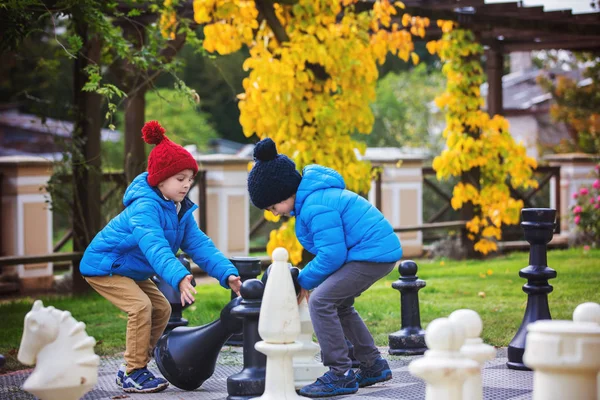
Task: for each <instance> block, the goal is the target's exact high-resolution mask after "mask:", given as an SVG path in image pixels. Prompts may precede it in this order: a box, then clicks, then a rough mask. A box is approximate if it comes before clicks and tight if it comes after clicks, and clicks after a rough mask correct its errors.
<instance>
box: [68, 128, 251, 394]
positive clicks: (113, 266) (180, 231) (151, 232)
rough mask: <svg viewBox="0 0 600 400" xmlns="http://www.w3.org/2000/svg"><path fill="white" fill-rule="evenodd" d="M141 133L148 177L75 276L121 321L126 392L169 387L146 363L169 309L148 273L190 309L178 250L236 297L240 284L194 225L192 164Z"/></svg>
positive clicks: (180, 151) (187, 278) (160, 135)
mask: <svg viewBox="0 0 600 400" xmlns="http://www.w3.org/2000/svg"><path fill="white" fill-rule="evenodd" d="M142 134H143V137H144V140H145V141H146V143H149V144H155V145H156V147H154V149H152V151H151V152H150V155H149V157H148V172H144V173H142V174H140V175H139V176H137V177H136V178H135V179H134V180H133V182H132V183H131V184H130V185H129V187H128V188H127V190H126V191H125V195H124V197H123V204H124V205H125V209H124V210H123V211H122V212H121V213H120V214H119V215H117V216H116V217H115V218H113V219H112V220H111V221H110V222H109V223H108V224H107V225H106V226H105V227H104V229H102V230H101V231H100V232H99V233H98V234H97V235H96V237H94V239H93V240H92V242H91V243H90V245H89V246H88V247H87V249H86V250H85V253H84V255H83V259H82V260H81V263H80V266H79V269H80V271H81V275H82V276H84V278H85V280H86V281H87V282H88V283H89V284H90V286H92V287H93V288H94V289H95V290H96V291H97V292H98V293H100V294H101V295H102V296H103V297H105V298H106V299H107V300H108V301H110V302H111V303H113V304H114V305H115V306H117V307H118V308H119V309H120V310H122V311H124V312H126V313H127V315H128V319H127V337H126V349H125V362H126V364H123V365H122V366H121V368H119V371H118V372H117V384H118V385H119V386H122V387H123V390H124V391H126V392H137V393H150V392H159V391H161V390H164V389H165V388H166V387H167V386H168V385H169V383H168V382H167V381H166V380H165V379H163V378H160V377H156V376H154V374H152V372H150V371H149V370H148V369H147V364H148V362H149V361H150V357H151V355H152V351H153V349H154V346H156V343H157V342H158V339H159V338H160V336H161V335H162V333H163V331H164V330H165V327H166V326H167V323H168V321H169V317H170V315H171V305H170V304H169V302H168V301H167V299H166V298H165V296H164V295H163V294H162V293H161V292H160V291H159V290H158V288H157V287H156V285H155V284H154V282H152V281H151V280H150V277H151V276H153V275H155V274H156V275H158V276H160V278H161V279H162V280H164V281H166V282H167V283H169V284H170V285H171V286H173V288H175V289H176V290H179V292H180V293H181V304H185V302H188V303H193V302H194V296H193V295H194V294H196V293H197V292H196V290H195V289H194V287H193V286H192V284H191V281H192V275H191V274H190V272H189V271H188V270H187V269H186V268H185V267H184V266H183V264H181V262H179V261H178V260H177V258H176V257H175V253H176V252H177V250H178V249H180V248H181V249H182V250H183V251H184V252H185V253H186V254H188V255H189V256H191V258H192V260H194V262H195V263H197V264H198V265H200V266H201V267H202V269H203V270H205V271H206V272H207V273H208V274H209V275H210V276H212V277H214V278H216V279H218V280H219V282H220V284H221V285H222V286H223V287H225V288H231V289H232V290H233V291H234V292H236V293H237V294H238V295H239V290H240V287H241V281H240V277H239V273H238V271H237V269H236V268H235V267H234V266H233V264H232V263H231V262H230V261H229V260H228V259H227V258H226V257H225V256H224V255H223V254H222V253H221V252H220V251H219V250H218V249H217V248H216V247H215V246H214V244H213V242H212V241H211V240H210V239H209V238H208V237H207V236H206V235H205V234H204V233H203V232H202V231H201V230H200V229H199V228H198V225H197V224H196V222H195V220H194V217H193V214H192V213H193V212H194V210H195V209H196V208H197V206H196V205H195V204H194V203H193V202H192V201H191V200H190V199H189V198H188V197H187V194H188V191H189V190H190V188H191V185H192V182H193V180H194V175H195V174H196V173H197V172H198V164H197V163H196V160H194V158H193V157H192V155H191V154H190V153H189V152H188V151H187V150H186V149H184V148H183V147H181V146H179V145H178V144H175V143H173V142H172V141H170V140H169V138H167V137H166V136H165V130H164V129H163V127H162V126H160V124H159V123H158V122H157V121H150V122H148V123H146V124H145V125H144V127H143V128H142Z"/></svg>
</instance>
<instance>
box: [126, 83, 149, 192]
mask: <svg viewBox="0 0 600 400" xmlns="http://www.w3.org/2000/svg"><path fill="white" fill-rule="evenodd" d="M145 111H146V87H145V86H144V87H143V88H140V89H139V90H137V91H136V92H134V93H133V94H132V95H130V96H128V97H127V100H126V102H125V179H126V180H127V183H128V184H129V183H130V182H131V181H133V179H134V178H135V177H136V176H138V175H139V174H141V173H142V172H144V171H145V169H146V149H145V147H144V139H143V138H142V127H143V126H144V121H145V115H144V114H145Z"/></svg>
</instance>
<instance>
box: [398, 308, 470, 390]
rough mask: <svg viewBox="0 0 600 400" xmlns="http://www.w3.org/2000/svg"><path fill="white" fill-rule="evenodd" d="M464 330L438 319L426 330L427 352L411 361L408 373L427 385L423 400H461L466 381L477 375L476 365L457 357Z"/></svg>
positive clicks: (462, 357)
mask: <svg viewBox="0 0 600 400" xmlns="http://www.w3.org/2000/svg"><path fill="white" fill-rule="evenodd" d="M464 341H465V330H464V328H463V327H462V326H460V325H458V324H457V323H456V322H453V321H451V320H450V319H448V318H438V319H435V320H433V321H431V322H430V323H429V325H428V326H427V329H426V330H425V343H426V344H427V347H428V348H429V350H427V351H426V352H425V355H424V356H423V357H422V358H419V359H417V360H415V361H412V362H411V363H410V364H409V365H408V371H409V372H410V373H411V374H413V375H415V376H417V377H419V378H421V379H423V380H424V381H425V383H426V384H427V386H426V388H425V400H462V398H463V386H464V383H465V381H466V380H467V378H469V377H472V376H475V375H476V374H478V373H481V372H480V367H479V364H478V363H477V362H475V361H473V360H471V359H468V358H465V357H464V356H463V355H462V354H460V348H461V346H462V345H463V343H464Z"/></svg>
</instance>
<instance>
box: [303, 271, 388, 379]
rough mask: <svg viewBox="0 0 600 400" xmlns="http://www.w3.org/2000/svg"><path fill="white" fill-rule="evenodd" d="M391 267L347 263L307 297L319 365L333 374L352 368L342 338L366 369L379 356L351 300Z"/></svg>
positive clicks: (385, 273)
mask: <svg viewBox="0 0 600 400" xmlns="http://www.w3.org/2000/svg"><path fill="white" fill-rule="evenodd" d="M395 264H396V263H373V262H363V261H353V262H349V263H347V264H345V265H343V266H342V267H341V268H340V269H339V270H337V271H336V272H334V273H333V274H331V276H329V277H328V278H327V279H325V281H324V282H323V283H322V284H320V285H319V286H318V287H317V288H316V289H315V290H313V291H312V293H311V294H310V297H309V300H308V307H309V310H310V318H311V320H312V324H313V326H314V328H315V334H316V335H317V340H318V341H319V345H320V346H321V352H322V357H323V364H325V366H327V367H329V368H330V369H332V370H333V372H335V373H336V374H342V373H344V372H346V371H348V370H349V369H350V368H352V361H351V360H350V358H349V357H348V346H347V345H346V340H345V339H344V337H346V338H347V339H348V340H349V341H350V342H351V343H352V344H353V345H354V356H355V357H356V359H357V360H358V361H360V362H361V363H362V364H366V365H367V366H370V365H372V364H373V363H374V362H375V361H376V360H377V359H378V358H379V357H380V354H379V350H378V349H377V347H376V346H375V341H374V340H373V336H371V333H370V332H369V329H368V328H367V326H366V325H365V323H364V321H363V320H362V318H361V317H360V315H358V312H356V310H355V309H354V299H355V298H356V297H358V296H360V294H361V293H362V292H364V291H365V290H367V289H368V288H369V287H370V286H371V285H372V284H373V283H375V282H376V281H378V280H379V279H381V278H383V277H384V276H386V275H387V274H389V273H390V271H391V270H392V269H394V265H395Z"/></svg>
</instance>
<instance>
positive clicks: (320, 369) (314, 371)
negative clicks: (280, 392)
mask: <svg viewBox="0 0 600 400" xmlns="http://www.w3.org/2000/svg"><path fill="white" fill-rule="evenodd" d="M298 312H299V314H300V335H299V336H298V341H299V342H300V343H302V349H301V350H300V351H299V352H298V353H296V355H295V356H294V384H295V386H296V389H300V388H302V387H304V386H306V385H310V384H311V383H313V382H314V381H316V380H317V378H319V377H321V376H322V375H323V374H324V373H325V372H327V371H328V370H329V368H327V367H326V366H324V365H323V363H322V362H319V361H317V360H315V355H317V354H318V353H319V351H320V350H321V347H320V346H319V345H318V344H317V343H315V342H313V333H314V332H315V331H314V328H313V324H312V321H311V319H310V313H309V311H308V302H307V301H306V299H302V301H301V302H300V304H299V305H298Z"/></svg>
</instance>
